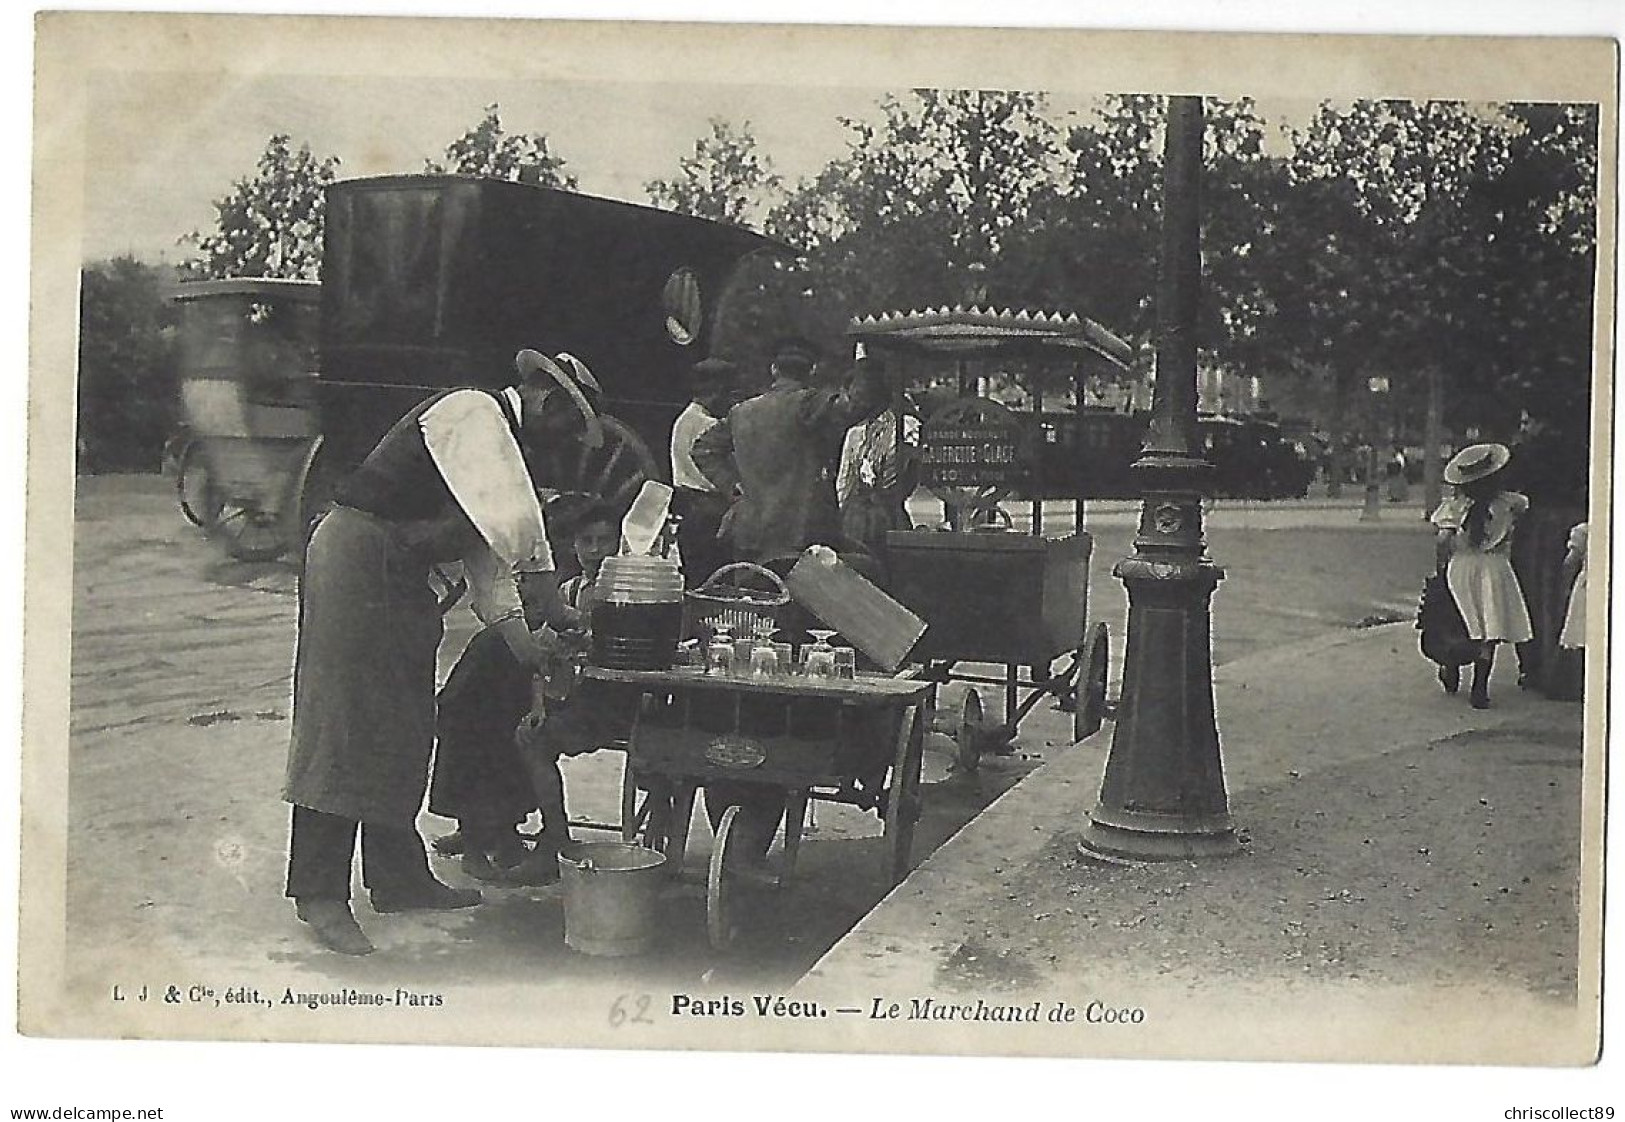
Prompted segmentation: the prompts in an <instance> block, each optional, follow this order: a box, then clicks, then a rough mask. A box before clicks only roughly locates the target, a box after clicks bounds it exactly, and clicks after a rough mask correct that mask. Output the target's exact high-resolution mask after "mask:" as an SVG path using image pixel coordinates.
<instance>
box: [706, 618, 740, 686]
mask: <svg viewBox="0 0 1625 1122" xmlns="http://www.w3.org/2000/svg"><path fill="white" fill-rule="evenodd" d="M732 630H733V628H732V627H731V626H730V625H729V624H726V623H718V624H715V625H714V626H713V629H712V632H711V645H710V646H709V647H707V648H706V651H705V672H706V673H707V674H719V675H722V676H727V675H729V674H732V673H733V668H734V641H733V635H732Z"/></svg>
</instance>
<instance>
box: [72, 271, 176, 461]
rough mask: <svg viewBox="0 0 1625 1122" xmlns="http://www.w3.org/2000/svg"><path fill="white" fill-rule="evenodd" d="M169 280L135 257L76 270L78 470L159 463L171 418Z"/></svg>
mask: <svg viewBox="0 0 1625 1122" xmlns="http://www.w3.org/2000/svg"><path fill="white" fill-rule="evenodd" d="M173 279H174V278H173V277H172V276H171V275H170V274H169V272H168V271H167V270H163V269H158V268H154V267H153V266H151V265H147V264H144V263H142V262H141V261H139V260H137V259H135V258H134V257H116V258H114V259H112V260H111V261H103V262H98V263H96V264H93V265H89V266H87V267H86V268H84V269H83V270H82V271H81V273H80V281H79V283H80V290H79V401H78V405H79V468H80V470H81V471H90V472H99V471H156V470H157V469H158V466H159V460H160V457H161V455H162V451H163V445H164V441H165V440H166V439H167V438H168V437H169V435H170V433H171V432H172V431H173V430H174V427H175V422H176V404H175V395H176V379H175V361H176V344H175V310H174V305H173V304H171V303H170V301H169V300H168V298H167V297H168V291H167V290H168V288H169V286H170V284H171V283H172V282H173Z"/></svg>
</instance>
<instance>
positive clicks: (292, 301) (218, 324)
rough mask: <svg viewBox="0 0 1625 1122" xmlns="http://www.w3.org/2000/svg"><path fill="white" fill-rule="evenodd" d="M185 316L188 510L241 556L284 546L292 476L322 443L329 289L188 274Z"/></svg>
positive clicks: (181, 469) (184, 495) (178, 298)
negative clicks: (324, 306)
mask: <svg viewBox="0 0 1625 1122" xmlns="http://www.w3.org/2000/svg"><path fill="white" fill-rule="evenodd" d="M173 299H174V300H175V302H176V304H177V306H178V308H179V312H180V328H179V341H180V379H179V380H180V395H181V407H182V412H183V415H184V417H185V420H186V425H187V433H188V437H187V439H186V441H185V443H184V445H183V446H182V447H181V448H180V449H179V450H178V452H177V453H176V461H177V463H176V472H175V479H176V487H177V490H178V492H179V499H180V505H181V511H182V513H184V514H185V515H186V517H187V518H188V519H190V520H191V521H192V522H194V523H196V524H198V525H200V526H202V527H203V528H204V529H205V530H207V531H208V532H209V533H210V534H211V535H213V536H215V537H218V538H220V539H221V540H222V541H223V542H224V544H225V547H226V549H227V551H228V552H229V553H230V554H231V555H232V556H233V557H237V558H239V559H242V560H261V559H266V558H270V557H275V556H277V555H278V554H279V553H281V552H282V550H283V548H284V544H285V542H286V540H287V537H288V535H289V534H290V533H292V532H293V528H292V526H291V525H289V524H287V523H286V522H285V519H284V515H285V512H286V511H287V509H288V497H289V496H288V488H289V485H290V484H289V481H290V480H291V479H292V478H293V477H294V475H295V474H296V473H297V471H298V469H299V466H300V465H301V464H302V463H303V462H304V459H305V456H306V454H307V452H308V451H309V449H310V447H311V444H312V442H313V441H314V440H315V439H316V433H317V417H316V398H315V381H316V365H317V364H316V338H317V319H318V309H319V301H320V299H321V290H320V286H318V285H317V284H315V283H314V282H310V281H296V280H277V279H271V278H262V277H251V278H240V279H231V280H208V281H191V282H186V283H183V284H181V285H179V286H178V287H177V288H176V290H175V292H174V294H173Z"/></svg>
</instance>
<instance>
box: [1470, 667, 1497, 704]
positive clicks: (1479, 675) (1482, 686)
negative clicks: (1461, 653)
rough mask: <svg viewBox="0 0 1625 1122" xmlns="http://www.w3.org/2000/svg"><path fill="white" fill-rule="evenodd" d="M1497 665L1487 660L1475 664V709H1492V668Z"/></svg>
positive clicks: (1473, 699)
mask: <svg viewBox="0 0 1625 1122" xmlns="http://www.w3.org/2000/svg"><path fill="white" fill-rule="evenodd" d="M1494 665H1495V664H1494V663H1492V662H1489V661H1488V660H1486V659H1479V660H1478V661H1476V662H1474V663H1473V696H1472V702H1473V708H1474V709H1488V708H1489V707H1490V668H1491V667H1492V666H1494Z"/></svg>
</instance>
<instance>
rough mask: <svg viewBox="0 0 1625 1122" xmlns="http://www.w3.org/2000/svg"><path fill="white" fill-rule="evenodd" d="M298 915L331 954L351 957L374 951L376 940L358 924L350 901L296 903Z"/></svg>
mask: <svg viewBox="0 0 1625 1122" xmlns="http://www.w3.org/2000/svg"><path fill="white" fill-rule="evenodd" d="M294 914H295V915H297V916H298V917H299V919H300V921H301V922H303V923H304V924H305V926H306V927H309V928H310V932H311V934H312V935H314V936H316V941H317V942H318V943H320V944H321V945H322V946H324V947H326V948H327V949H328V950H330V951H336V952H338V953H339V954H348V955H364V954H371V953H372V952H373V945H372V940H370V939H368V938H367V935H366V932H364V931H362V930H361V925H360V924H358V923H357V922H356V921H355V913H353V912H352V911H350V902H349V901H348V900H295V901H294Z"/></svg>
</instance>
